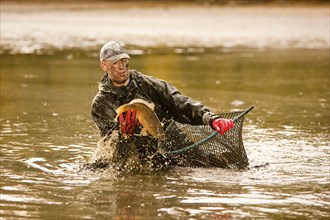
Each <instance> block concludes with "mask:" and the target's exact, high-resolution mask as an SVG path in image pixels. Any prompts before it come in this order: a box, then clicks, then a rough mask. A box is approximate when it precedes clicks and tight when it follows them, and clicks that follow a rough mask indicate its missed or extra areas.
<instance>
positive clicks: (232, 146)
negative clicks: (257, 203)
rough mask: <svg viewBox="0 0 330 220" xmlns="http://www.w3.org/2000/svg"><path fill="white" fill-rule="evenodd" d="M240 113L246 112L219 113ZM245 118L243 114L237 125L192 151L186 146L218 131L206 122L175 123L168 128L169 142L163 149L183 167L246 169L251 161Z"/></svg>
mask: <svg viewBox="0 0 330 220" xmlns="http://www.w3.org/2000/svg"><path fill="white" fill-rule="evenodd" d="M240 113H242V112H231V113H221V114H219V116H220V117H221V118H230V119H234V118H235V117H237V116H238V115H239V114H240ZM243 121H244V117H243V116H242V117H240V118H235V127H234V128H232V129H230V130H229V131H227V132H226V133H225V134H223V135H221V136H220V135H216V136H215V137H213V138H212V139H210V140H208V141H206V142H202V143H201V144H200V145H198V146H197V147H194V148H193V149H189V150H185V148H186V147H187V146H191V145H193V144H195V143H197V142H199V141H201V140H202V139H204V138H205V137H208V136H210V135H212V134H214V132H215V131H214V130H213V129H212V128H211V127H210V126H206V125H202V126H191V125H189V124H181V123H178V122H175V123H174V124H172V125H171V126H169V128H168V129H167V131H166V140H167V142H166V143H165V144H164V145H163V148H164V149H165V150H167V151H168V152H169V154H168V157H172V158H173V160H175V162H176V163H177V164H178V165H182V166H191V167H206V168H210V167H220V168H232V169H243V168H246V167H247V166H248V165H249V162H248V158H247V155H246V151H245V148H244V144H243V138H242V129H243ZM171 152H174V153H171Z"/></svg>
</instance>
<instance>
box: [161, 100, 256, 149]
mask: <svg viewBox="0 0 330 220" xmlns="http://www.w3.org/2000/svg"><path fill="white" fill-rule="evenodd" d="M253 108H254V106H250V107H249V108H247V109H245V110H244V111H243V112H241V113H240V114H239V115H237V116H236V117H234V119H233V121H234V122H236V121H237V120H239V119H240V118H242V117H243V116H244V115H246V114H247V113H249V112H250V111H251V110H252V109H253ZM218 134H219V132H217V131H216V132H214V133H213V134H211V135H209V136H207V137H206V138H204V139H202V140H201V141H198V142H196V143H194V144H192V145H190V146H188V147H185V148H182V149H179V150H173V151H169V152H167V153H166V154H180V153H183V152H185V151H188V150H191V149H193V148H195V147H198V146H199V145H201V144H204V143H205V142H207V141H209V140H211V139H212V138H214V137H215V136H217V135H218Z"/></svg>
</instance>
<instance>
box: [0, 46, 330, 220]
mask: <svg viewBox="0 0 330 220" xmlns="http://www.w3.org/2000/svg"><path fill="white" fill-rule="evenodd" d="M146 51H149V52H145V51H144V49H143V48H141V49H139V53H138V54H136V55H132V57H133V59H132V61H131V67H132V68H136V69H138V70H139V71H142V72H144V73H146V74H150V75H154V76H157V77H160V78H163V79H165V80H168V81H170V82H171V83H173V84H174V85H175V86H177V87H178V88H179V89H180V90H181V91H182V92H183V93H185V94H187V95H190V96H192V97H194V98H195V99H197V100H199V101H202V102H203V103H205V104H206V105H208V106H210V107H211V108H212V109H213V110H214V111H217V112H222V111H234V110H242V109H244V108H246V107H248V106H250V105H254V106H255V109H254V110H253V111H252V112H250V113H249V114H248V115H247V116H246V119H245V126H244V130H243V132H244V133H243V137H244V143H245V147H246V151H247V154H248V157H249V159H250V167H251V169H250V170H245V171H238V170H222V169H197V168H182V167H177V168H174V169H173V170H170V171H169V172H164V173H153V174H144V175H142V174H141V175H139V174H131V175H130V174H125V175H119V174H118V173H116V172H114V171H111V170H106V171H104V172H100V173H97V172H96V173H95V172H85V173H77V171H78V170H79V166H80V165H81V163H82V162H83V161H85V160H86V159H87V158H88V157H89V156H90V155H91V154H92V153H93V151H94V150H95V148H96V142H97V141H98V139H99V134H98V132H97V129H96V127H95V126H94V124H93V122H92V120H91V116H90V104H91V100H92V98H93V96H94V95H95V94H96V92H97V84H96V82H97V81H98V80H99V79H100V78H101V75H102V73H101V72H100V70H99V67H98V62H97V56H96V55H93V54H97V53H94V51H92V52H84V51H76V50H67V51H54V53H53V55H8V54H1V118H0V121H1V136H0V140H1V152H0V155H1V157H0V159H1V171H0V172H1V181H0V193H1V194H0V199H1V216H2V217H3V218H12V217H13V218H21V217H22V218H23V217H29V218H34V219H42V218H49V217H50V216H52V218H57V219H61V218H67V219H68V218H69V219H70V218H75V219H83V218H89V219H94V218H114V217H118V218H123V219H124V218H137V219H143V218H144V219H155V218H159V219H168V218H174V219H185V218H195V219H203V218H204V219H235V218H262V219H266V218H307V219H317V218H326V217H330V214H329V211H330V210H329V205H330V204H329V199H328V198H329V196H330V185H329V180H330V178H329V165H330V164H329V156H330V151H329V131H328V130H329V123H330V122H329V80H328V77H329V62H328V60H329V53H328V50H289V49H286V50H265V51H253V50H232V51H228V50H222V49H215V50H209V49H199V48H197V49H191V50H188V49H185V48H176V49H173V50H172V49H168V50H164V49H158V50H157V49H153V50H146ZM150 51H151V52H150ZM142 52H143V53H142ZM91 54H92V55H91ZM266 163H268V164H269V165H268V166H262V167H258V165H265V164H266ZM255 166H257V167H255Z"/></svg>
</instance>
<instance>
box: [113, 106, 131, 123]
mask: <svg viewBox="0 0 330 220" xmlns="http://www.w3.org/2000/svg"><path fill="white" fill-rule="evenodd" d="M129 109H130V106H129V105H127V104H125V105H121V106H119V108H117V110H116V112H117V115H116V117H115V121H118V117H119V115H121V114H122V113H123V112H127V111H128V110H129Z"/></svg>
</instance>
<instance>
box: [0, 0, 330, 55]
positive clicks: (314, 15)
mask: <svg viewBox="0 0 330 220" xmlns="http://www.w3.org/2000/svg"><path fill="white" fill-rule="evenodd" d="M212 2H213V3H212ZM246 2H247V1H183V0H181V1H157V2H155V1H122V2H118V1H116V2H114V1H79V2H75V1H69V0H67V1H61V2H58V1H56V2H49V1H43V0H38V1H24V2H23V1H17V0H16V1H3V0H2V1H1V21H0V22H1V23H0V25H1V33H0V36H1V50H0V53H4V52H8V51H9V52H10V53H38V52H39V53H43V52H42V51H44V50H47V49H51V50H57V49H69V48H79V49H86V50H90V49H95V48H98V47H99V46H100V45H102V44H104V42H107V41H109V40H120V41H123V42H124V43H126V44H129V45H133V46H136V47H197V48H198V47H203V48H213V47H221V48H237V47H247V48H257V49H260V48H313V49H315V48H316V49H317V48H322V49H324V48H329V45H330V43H329V41H330V40H329V38H330V37H329V25H330V24H329V23H330V21H329V3H325V1H312V2H310V1H295V3H292V2H291V1H290V3H284V2H286V1H284V2H283V1H253V3H251V4H246ZM256 2H263V3H256ZM308 2H310V3H308Z"/></svg>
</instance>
